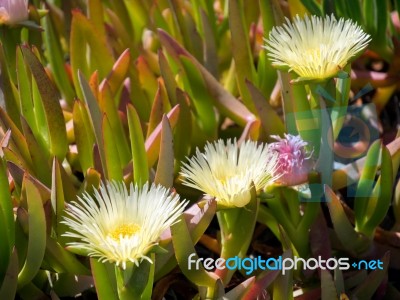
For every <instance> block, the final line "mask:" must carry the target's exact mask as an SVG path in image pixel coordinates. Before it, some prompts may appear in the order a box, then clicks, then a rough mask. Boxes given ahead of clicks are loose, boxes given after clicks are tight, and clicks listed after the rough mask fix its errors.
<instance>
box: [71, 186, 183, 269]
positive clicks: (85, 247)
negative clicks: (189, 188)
mask: <svg viewBox="0 0 400 300" xmlns="http://www.w3.org/2000/svg"><path fill="white" fill-rule="evenodd" d="M186 204H187V202H181V203H180V202H179V196H178V195H173V194H171V193H170V192H169V191H168V190H167V189H166V188H164V187H162V186H159V185H158V186H156V185H154V184H153V185H151V186H149V184H148V183H146V184H145V185H144V186H143V187H142V188H138V187H137V186H135V187H134V186H133V185H132V184H131V186H130V189H129V191H128V190H127V188H126V187H125V185H124V184H123V183H116V182H108V183H107V184H106V185H102V186H101V187H100V190H99V191H95V196H94V198H93V197H92V196H90V195H89V194H84V195H83V197H82V198H78V201H77V202H75V201H74V202H71V203H70V204H69V205H68V206H67V217H65V220H64V223H65V224H67V225H68V226H69V227H70V229H71V231H69V232H67V233H65V234H64V235H65V236H68V237H72V238H74V239H77V241H75V242H71V243H69V244H68V246H70V247H71V248H72V249H79V251H80V252H82V251H83V252H86V253H87V255H89V256H91V257H96V258H98V259H99V261H101V262H107V261H108V262H111V263H115V264H116V265H117V266H122V268H124V269H125V268H126V264H127V263H128V262H132V263H135V264H136V265H138V264H139V263H140V261H142V260H143V259H146V260H148V261H150V262H151V259H150V258H149V257H148V256H147V254H148V252H149V250H150V249H151V248H152V247H153V246H155V245H157V242H158V240H159V238H160V235H161V234H162V232H163V231H164V230H166V229H167V228H168V227H170V226H171V225H172V224H173V223H175V222H176V221H177V218H178V217H179V216H180V215H181V214H182V212H183V210H184V207H185V206H186Z"/></svg>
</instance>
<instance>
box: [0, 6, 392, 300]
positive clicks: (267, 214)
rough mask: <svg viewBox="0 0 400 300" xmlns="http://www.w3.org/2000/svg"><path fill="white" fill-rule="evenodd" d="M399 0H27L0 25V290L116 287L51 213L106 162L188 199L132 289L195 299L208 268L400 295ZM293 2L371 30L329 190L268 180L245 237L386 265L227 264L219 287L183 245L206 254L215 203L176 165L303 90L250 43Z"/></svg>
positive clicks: (271, 250)
mask: <svg viewBox="0 0 400 300" xmlns="http://www.w3.org/2000/svg"><path fill="white" fill-rule="evenodd" d="M399 10H400V2H399V1H381V0H353V1H345V0H336V1H332V0H321V1H316V0H287V1H284V0H260V1H256V0H254V1H244V0H190V1H189V0H158V1H147V0H127V1H123V0H115V1H109V0H103V1H101V0H87V1H84V0H69V1H66V0H65V1H62V0H58V1H57V0H54V1H40V0H33V1H30V2H29V22H27V23H26V24H23V25H22V26H18V25H17V26H12V27H8V26H6V25H3V26H2V27H0V40H1V46H0V65H1V78H0V84H1V86H0V87H1V90H0V102H1V108H0V141H1V148H0V156H1V160H0V186H1V188H0V190H1V193H0V212H1V214H2V215H1V217H0V239H1V241H2V242H1V243H0V248H1V250H0V283H1V284H0V286H1V288H0V299H13V298H17V299H49V298H50V299H59V298H67V297H75V296H77V295H80V296H79V297H80V298H82V299H95V297H96V296H95V295H96V293H97V295H98V297H99V298H100V299H107V296H105V295H109V294H107V293H111V295H112V294H113V288H112V286H111V287H110V286H109V285H110V283H107V280H106V279H107V278H108V277H107V276H112V275H110V274H111V273H110V270H109V266H108V265H107V264H104V265H102V264H99V263H96V262H95V261H93V260H91V261H89V260H88V259H86V258H85V257H81V256H78V255H74V254H71V253H70V252H68V251H67V250H66V248H65V243H66V242H68V239H67V238H65V237H63V236H62V235H61V234H62V233H64V232H65V230H66V228H65V225H63V224H62V223H60V222H61V220H62V216H63V213H64V212H63V211H64V207H65V203H67V202H69V201H72V200H74V199H75V198H76V196H77V195H81V194H82V193H83V192H84V191H88V192H91V191H93V188H96V187H98V186H99V184H100V182H101V181H102V180H105V179H108V180H124V181H125V182H126V183H130V182H132V181H133V182H135V183H139V184H141V183H143V182H145V181H147V180H151V181H154V182H157V183H160V184H163V185H165V186H167V187H171V188H175V189H176V191H177V192H178V193H180V194H181V197H182V198H186V199H190V200H191V201H192V202H193V203H194V206H193V207H192V208H190V209H188V210H187V211H186V212H185V220H186V222H181V223H179V224H180V225H179V226H177V227H176V226H175V227H174V228H173V229H172V235H171V234H170V233H169V234H167V235H166V236H165V237H162V240H161V241H160V245H163V246H164V247H165V248H166V249H167V250H169V252H168V253H167V254H165V253H164V254H156V258H155V259H156V260H155V261H156V263H155V266H154V269H153V272H154V282H153V281H149V282H148V283H147V287H149V286H150V291H151V289H152V290H153V292H152V296H150V295H151V292H149V291H148V288H147V289H145V291H144V292H143V294H142V299H148V298H150V297H152V298H153V299H163V297H165V298H166V299H191V298H196V299H203V298H204V297H205V287H206V288H210V287H211V286H212V288H213V289H215V290H216V291H217V292H216V294H215V296H214V297H215V298H217V297H225V298H224V299H256V298H257V297H258V299H269V298H268V297H272V298H273V299H318V298H322V299H339V298H340V299H348V298H350V299H356V298H357V299H372V298H374V299H400V292H399V290H398V289H399V288H400V282H399V281H398V278H399V276H400V274H399V269H400V264H399V262H400V235H399V230H400V184H399V180H398V176H397V170H398V166H399V163H400V157H399V155H400V152H399V149H400V139H398V138H397V136H398V133H397V130H398V128H397V127H398V125H399V124H400V123H399V118H400V110H399V100H398V86H399V83H400V80H399V79H400V78H399V74H400V43H399V41H400V40H399V36H400V21H399ZM296 14H299V15H300V16H302V15H304V14H314V15H319V16H324V15H327V14H329V15H330V14H334V15H335V16H337V17H344V18H351V19H352V20H354V21H356V22H357V23H358V24H359V25H360V26H361V27H362V28H363V29H364V30H365V31H366V32H368V33H369V34H370V35H371V36H372V42H371V43H370V46H369V48H368V50H367V51H366V52H365V53H364V54H363V55H362V56H361V57H360V58H358V59H357V60H356V61H355V62H353V65H352V69H351V73H350V75H351V86H349V93H350V96H349V97H348V99H346V102H347V101H348V106H347V104H346V106H345V111H347V115H346V117H345V119H344V126H343V129H342V133H341V134H340V133H339V134H338V137H337V139H336V142H335V144H334V146H333V149H332V151H333V153H334V154H335V164H334V171H333V173H332V183H331V184H330V185H326V186H325V187H324V191H323V192H324V193H325V199H326V200H327V203H321V204H319V203H317V204H316V203H312V202H307V203H304V202H302V201H300V200H299V199H301V197H300V196H299V192H298V191H297V190H294V189H291V188H289V187H277V188H276V189H278V191H277V192H276V193H277V194H279V195H280V196H279V197H275V198H272V199H267V200H265V201H262V202H263V203H262V204H261V205H260V208H259V210H258V215H257V216H253V218H255V217H256V218H257V221H258V223H257V225H256V226H255V230H254V232H252V233H251V232H249V233H248V234H249V235H252V241H251V245H250V248H249V251H248V255H262V256H263V257H274V256H277V255H281V254H282V253H283V255H284V256H285V257H290V256H291V255H293V253H295V254H298V255H302V256H303V257H317V256H318V255H321V256H322V257H333V256H335V257H341V256H343V257H350V259H351V260H355V261H357V260H359V259H381V260H382V261H383V262H384V266H385V268H384V270H374V271H370V272H369V271H367V270H355V269H354V270H349V271H347V272H343V273H342V272H341V271H340V270H335V271H334V272H333V274H331V273H330V272H328V271H320V272H310V271H308V272H302V271H298V270H297V271H296V270H294V271H292V272H288V273H286V274H285V275H282V274H280V272H278V271H263V272H257V273H256V274H252V275H250V276H247V275H245V274H244V273H241V272H237V273H236V275H235V276H234V278H233V279H232V280H231V282H230V283H229V284H228V285H227V286H226V287H225V288H224V287H222V284H221V282H220V281H219V280H218V279H216V277H215V276H212V272H207V271H205V270H204V269H203V270H199V271H198V272H189V271H190V270H187V265H186V267H185V259H186V258H187V256H188V255H189V254H190V253H192V252H193V251H194V249H196V251H197V252H198V254H199V255H200V256H203V257H209V256H212V257H218V255H219V251H220V237H219V228H218V226H216V223H215V219H214V215H215V211H216V205H215V203H213V202H208V203H207V204H204V203H203V202H200V204H195V203H196V201H197V200H198V199H199V198H200V197H201V193H200V192H198V191H193V190H192V189H189V188H187V187H184V186H183V185H181V182H180V178H179V170H180V166H181V163H182V162H183V161H185V160H186V157H187V156H189V155H190V154H192V153H193V152H194V151H195V149H196V147H199V148H200V149H201V148H203V147H204V145H205V143H206V141H214V140H216V139H218V138H223V139H226V138H237V139H239V140H244V139H247V138H251V139H254V140H258V141H262V142H271V141H272V140H271V138H270V135H274V134H276V135H280V136H283V133H285V132H288V131H289V129H290V128H288V127H289V125H288V122H287V120H286V119H285V115H284V112H286V113H287V112H290V109H293V106H294V105H295V102H296V99H297V97H298V96H299V94H301V91H300V92H299V91H298V90H296V89H298V87H296V86H293V85H291V84H289V81H290V78H289V77H288V76H289V75H287V74H285V75H283V74H279V76H278V72H277V71H276V70H275V69H273V68H272V67H271V63H270V61H269V60H268V59H267V54H266V50H265V49H263V48H262V45H263V43H264V42H263V38H264V37H266V36H267V35H268V33H269V31H270V30H271V29H272V27H273V26H275V25H280V24H281V23H282V22H283V20H284V17H287V18H292V17H294V16H295V15H296ZM349 82H350V81H349ZM282 95H283V96H282ZM346 97H347V96H346ZM285 105H286V107H285ZM286 116H287V114H286ZM359 123H361V126H362V128H364V129H365V130H366V131H367V133H366V134H364V135H363V138H364V139H363V138H362V137H359V136H361V135H362V132H365V131H362V130H361V129H359V132H356V135H355V136H356V137H354V138H353V139H352V140H350V141H346V137H348V136H349V135H350V136H353V135H351V134H349V132H348V131H346V128H347V130H349V128H353V129H352V130H354V128H356V130H357V128H359V127H357V126H356V125H354V124H359ZM297 126H300V125H297ZM296 130H297V131H301V128H299V127H297V128H296ZM358 138H359V140H357V139H358ZM354 139H355V140H354ZM343 148H344V150H343ZM341 151H345V152H344V153H347V154H345V155H344V154H343V152H341ZM319 175H320V174H314V173H313V174H311V175H310V178H309V180H310V183H318V182H320V176H319ZM267 198H268V197H267ZM276 200H279V201H276ZM201 203H203V204H201ZM204 205H205V206H204ZM276 211H279V212H280V213H279V214H278V215H277V214H275V213H273V212H276ZM309 215H310V216H312V217H305V216H309ZM171 240H172V242H171ZM195 245H196V248H195V247H194V246H195ZM174 249H175V251H174ZM176 249H181V251H177V250H176ZM182 249H183V250H182ZM94 270H95V271H94ZM92 274H96V276H92ZM94 285H95V287H94ZM107 288H109V289H108V290H107ZM114 292H115V291H114ZM225 293H226V294H225ZM114 297H115V295H114ZM108 299H114V298H108Z"/></svg>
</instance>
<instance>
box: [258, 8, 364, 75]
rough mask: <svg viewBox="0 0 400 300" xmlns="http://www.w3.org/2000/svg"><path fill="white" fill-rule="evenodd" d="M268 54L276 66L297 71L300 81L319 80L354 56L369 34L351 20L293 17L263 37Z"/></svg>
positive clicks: (327, 17)
mask: <svg viewBox="0 0 400 300" xmlns="http://www.w3.org/2000/svg"><path fill="white" fill-rule="evenodd" d="M265 41H266V45H265V46H264V47H265V48H266V49H267V50H269V53H268V56H269V58H270V59H271V61H272V63H273V65H274V66H275V67H277V68H282V69H287V70H288V71H293V72H295V73H297V75H299V76H300V78H302V79H303V80H317V81H323V80H325V79H328V78H332V77H335V76H337V75H338V73H339V72H340V71H341V70H342V69H343V68H344V67H345V66H346V65H347V64H348V63H349V62H351V60H353V59H355V58H356V57H357V55H359V54H360V53H361V51H363V50H364V49H365V48H366V47H367V45H368V43H369V42H370V36H369V35H368V34H367V33H365V32H364V31H363V30H362V29H361V27H360V26H357V25H356V24H355V23H353V22H352V21H351V20H344V19H343V18H341V19H339V21H337V20H336V19H335V17H334V16H333V15H332V16H326V17H325V18H321V17H316V16H312V17H311V18H310V17H308V16H305V17H304V19H300V17H299V16H296V17H295V19H294V22H293V23H291V22H290V21H289V20H288V19H286V24H283V25H282V26H278V27H274V28H273V29H272V31H271V32H270V34H269V38H268V39H265Z"/></svg>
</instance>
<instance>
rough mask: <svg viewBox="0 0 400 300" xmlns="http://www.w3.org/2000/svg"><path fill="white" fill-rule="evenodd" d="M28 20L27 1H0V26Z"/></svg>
mask: <svg viewBox="0 0 400 300" xmlns="http://www.w3.org/2000/svg"><path fill="white" fill-rule="evenodd" d="M27 19H28V0H0V25H1V24H7V25H13V24H16V23H19V22H22V21H25V20H27Z"/></svg>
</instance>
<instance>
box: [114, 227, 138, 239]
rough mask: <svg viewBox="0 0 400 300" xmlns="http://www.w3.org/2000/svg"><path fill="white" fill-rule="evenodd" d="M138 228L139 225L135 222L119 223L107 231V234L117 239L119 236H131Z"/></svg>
mask: <svg viewBox="0 0 400 300" xmlns="http://www.w3.org/2000/svg"><path fill="white" fill-rule="evenodd" d="M139 230H140V226H139V225H137V224H135V223H130V224H121V225H119V226H117V227H115V228H114V229H113V230H111V231H110V232H109V234H108V235H109V236H110V237H111V238H112V239H114V240H116V241H118V240H119V239H120V238H121V237H131V236H132V235H134V234H136V233H137V232H138V231H139Z"/></svg>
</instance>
